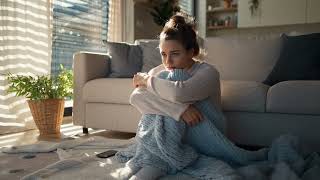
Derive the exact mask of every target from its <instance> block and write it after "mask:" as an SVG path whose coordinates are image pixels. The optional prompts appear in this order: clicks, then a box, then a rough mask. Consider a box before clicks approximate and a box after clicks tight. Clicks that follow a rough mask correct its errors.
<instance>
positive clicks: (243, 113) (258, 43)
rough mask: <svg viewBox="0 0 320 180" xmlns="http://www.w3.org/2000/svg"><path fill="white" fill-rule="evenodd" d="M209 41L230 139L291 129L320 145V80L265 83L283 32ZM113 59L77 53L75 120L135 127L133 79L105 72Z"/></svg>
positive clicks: (257, 141) (265, 137)
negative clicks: (131, 101) (108, 75)
mask: <svg viewBox="0 0 320 180" xmlns="http://www.w3.org/2000/svg"><path fill="white" fill-rule="evenodd" d="M205 47H206V48H207V52H208V57H207V58H206V61H207V62H209V63H211V64H213V65H215V67H216V68H217V69H218V70H219V72H220V76H221V94H222V108H223V110H224V113H225V116H226V119H227V122H226V124H227V131H226V135H227V136H228V137H229V138H230V139H231V140H233V141H234V142H236V143H238V144H244V145H258V146H266V145H269V144H270V142H271V141H272V139H274V138H275V137H277V136H279V135H280V134H284V133H292V134H295V135H298V136H299V137H300V138H301V139H302V140H303V142H305V143H306V144H307V145H309V146H310V147H311V148H312V149H315V150H318V151H319V150H320V133H319V131H320V130H318V128H320V93H319V92H320V81H284V82H280V83H278V84H276V85H274V86H271V87H270V86H267V85H265V84H262V83H261V82H262V81H263V80H264V79H265V78H266V77H267V75H268V74H269V72H270V71H271V70H272V67H273V66H274V64H275V62H276V60H277V58H278V56H279V53H280V49H281V48H280V47H281V41H280V38H273V39H264V40H255V39H251V40H250V39H222V38H207V39H206V41H205ZM109 59H110V57H109V56H108V55H107V54H97V53H89V52H79V53H76V54H75V55H74V77H75V79H74V83H75V95H74V108H73V121H74V124H76V125H81V126H83V127H85V128H99V129H108V130H116V131H125V132H135V130H136V127H137V124H138V121H139V119H140V117H141V115H140V113H139V112H138V111H137V110H136V109H135V108H134V107H133V106H131V105H130V104H129V96H130V93H131V92H132V90H133V87H132V82H131V79H130V78H105V76H106V73H107V71H108V68H109V67H108V60H109ZM84 130H86V129H84Z"/></svg>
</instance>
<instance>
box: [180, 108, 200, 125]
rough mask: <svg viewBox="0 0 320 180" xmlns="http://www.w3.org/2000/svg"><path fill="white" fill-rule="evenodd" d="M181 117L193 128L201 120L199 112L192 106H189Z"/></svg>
mask: <svg viewBox="0 0 320 180" xmlns="http://www.w3.org/2000/svg"><path fill="white" fill-rule="evenodd" d="M181 117H182V119H183V121H184V122H186V123H187V124H188V125H189V126H194V125H196V124H198V123H199V122H200V121H201V120H202V119H203V116H202V114H201V112H200V111H199V110H198V109H197V108H195V107H194V106H193V105H189V107H188V108H187V109H186V110H185V111H184V113H183V114H182V115H181Z"/></svg>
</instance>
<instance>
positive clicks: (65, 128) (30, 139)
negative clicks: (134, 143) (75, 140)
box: [0, 116, 135, 147]
mask: <svg viewBox="0 0 320 180" xmlns="http://www.w3.org/2000/svg"><path fill="white" fill-rule="evenodd" d="M61 133H62V134H63V137H90V136H103V137H108V138H115V139H129V138H131V137H134V136H135V133H124V132H116V131H107V130H97V129H89V135H86V134H83V133H82V127H81V126H75V125H73V123H72V117H71V116H69V117H65V118H64V120H63V124H62V125H61ZM39 140H43V139H40V138H39V131H38V130H36V129H35V130H29V131H24V132H18V133H11V134H4V135H0V147H4V146H17V145H26V144H32V143H35V142H37V141H39ZM45 140H48V141H60V140H59V139H45Z"/></svg>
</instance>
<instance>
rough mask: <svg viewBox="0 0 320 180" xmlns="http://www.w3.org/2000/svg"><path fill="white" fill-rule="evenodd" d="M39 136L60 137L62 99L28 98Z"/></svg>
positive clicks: (62, 111)
mask: <svg viewBox="0 0 320 180" xmlns="http://www.w3.org/2000/svg"><path fill="white" fill-rule="evenodd" d="M28 105H29V108H30V110H31V113H32V116H33V119H34V121H35V123H36V125H37V127H38V129H39V131H40V137H49V138H60V137H61V134H60V126H61V123H62V119H63V113H64V100H63V99H45V100H28Z"/></svg>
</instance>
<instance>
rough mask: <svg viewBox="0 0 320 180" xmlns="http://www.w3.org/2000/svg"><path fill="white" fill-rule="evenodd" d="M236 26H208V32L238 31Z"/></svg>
mask: <svg viewBox="0 0 320 180" xmlns="http://www.w3.org/2000/svg"><path fill="white" fill-rule="evenodd" d="M236 28H237V27H236V26H208V30H219V29H236Z"/></svg>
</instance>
